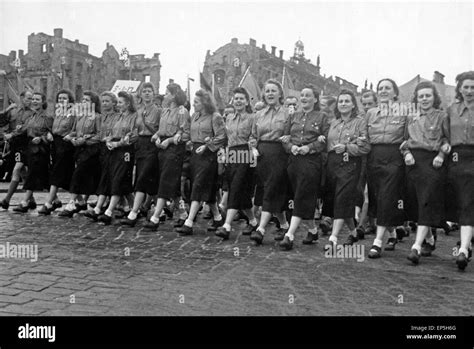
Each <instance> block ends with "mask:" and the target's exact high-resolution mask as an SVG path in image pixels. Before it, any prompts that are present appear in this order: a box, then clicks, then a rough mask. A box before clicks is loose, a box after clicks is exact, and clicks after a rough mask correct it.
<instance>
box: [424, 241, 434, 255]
mask: <svg viewBox="0 0 474 349" xmlns="http://www.w3.org/2000/svg"><path fill="white" fill-rule="evenodd" d="M435 249H436V243H434V244H433V245H431V244H429V243H427V242H426V240H425V241H423V244H421V255H422V256H423V257H429V256H431V253H432V252H433V251H434V250H435Z"/></svg>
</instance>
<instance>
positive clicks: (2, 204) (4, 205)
mask: <svg viewBox="0 0 474 349" xmlns="http://www.w3.org/2000/svg"><path fill="white" fill-rule="evenodd" d="M0 207H1V208H3V209H4V210H8V208H9V207H10V203H9V202H8V201H7V200H5V199H3V200H2V201H0Z"/></svg>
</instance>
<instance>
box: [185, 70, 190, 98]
mask: <svg viewBox="0 0 474 349" xmlns="http://www.w3.org/2000/svg"><path fill="white" fill-rule="evenodd" d="M186 83H187V84H188V85H187V88H188V101H189V103H191V90H190V88H191V85H190V84H189V74H187V75H186Z"/></svg>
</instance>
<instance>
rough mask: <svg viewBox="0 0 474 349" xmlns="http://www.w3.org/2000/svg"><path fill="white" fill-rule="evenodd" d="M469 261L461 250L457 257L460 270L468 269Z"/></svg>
mask: <svg viewBox="0 0 474 349" xmlns="http://www.w3.org/2000/svg"><path fill="white" fill-rule="evenodd" d="M468 262H469V259H468V258H467V257H466V255H465V254H464V252H461V253H459V254H458V256H457V258H456V264H457V265H458V269H459V270H464V269H466V267H467V264H468Z"/></svg>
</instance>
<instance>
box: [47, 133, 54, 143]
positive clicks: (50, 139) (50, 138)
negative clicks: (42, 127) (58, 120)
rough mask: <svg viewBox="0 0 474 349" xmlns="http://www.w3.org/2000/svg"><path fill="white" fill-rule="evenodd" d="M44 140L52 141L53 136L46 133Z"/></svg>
mask: <svg viewBox="0 0 474 349" xmlns="http://www.w3.org/2000/svg"><path fill="white" fill-rule="evenodd" d="M46 139H47V140H48V142H52V141H54V138H53V135H52V134H51V133H50V132H48V134H47V135H46Z"/></svg>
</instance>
